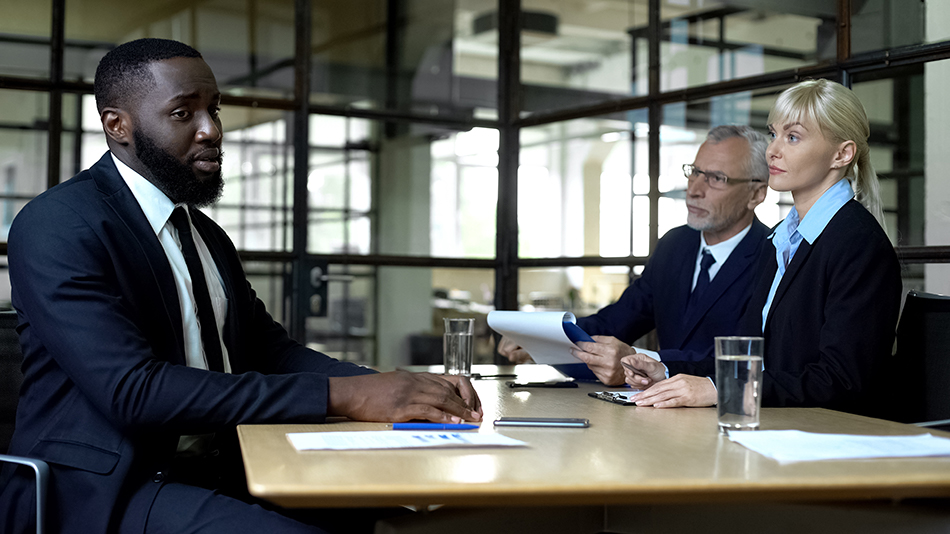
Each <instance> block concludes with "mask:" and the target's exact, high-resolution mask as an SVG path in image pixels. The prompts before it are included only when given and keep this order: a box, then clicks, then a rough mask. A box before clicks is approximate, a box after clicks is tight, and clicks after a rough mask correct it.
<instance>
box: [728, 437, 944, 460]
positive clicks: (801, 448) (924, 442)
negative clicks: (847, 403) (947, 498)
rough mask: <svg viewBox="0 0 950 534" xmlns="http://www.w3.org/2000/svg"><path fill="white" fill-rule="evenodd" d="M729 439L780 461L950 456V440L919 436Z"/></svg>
mask: <svg viewBox="0 0 950 534" xmlns="http://www.w3.org/2000/svg"><path fill="white" fill-rule="evenodd" d="M729 439H730V440H732V441H734V442H736V443H738V444H740V445H742V446H744V447H746V448H748V449H751V450H753V451H755V452H757V453H759V454H762V455H765V456H768V457H769V458H772V459H774V460H778V461H779V462H780V463H791V462H808V461H815V460H853V459H860V458H905V457H918V456H950V439H946V438H938V437H934V436H932V435H930V434H921V435H916V436H855V435H849V434H815V433H811V432H802V431H800V430H757V431H746V432H730V433H729Z"/></svg>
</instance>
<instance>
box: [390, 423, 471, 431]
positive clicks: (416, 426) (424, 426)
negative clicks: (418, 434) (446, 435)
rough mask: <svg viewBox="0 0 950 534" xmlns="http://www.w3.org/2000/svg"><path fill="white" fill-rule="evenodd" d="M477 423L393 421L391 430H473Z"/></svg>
mask: <svg viewBox="0 0 950 534" xmlns="http://www.w3.org/2000/svg"><path fill="white" fill-rule="evenodd" d="M478 427H479V426H478V425H465V424H447V423H446V424H443V423H393V430H475V429H476V428H478Z"/></svg>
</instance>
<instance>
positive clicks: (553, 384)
mask: <svg viewBox="0 0 950 534" xmlns="http://www.w3.org/2000/svg"><path fill="white" fill-rule="evenodd" d="M506 383H507V384H508V387H510V388H576V387H577V382H574V381H573V380H550V381H548V382H518V381H517V380H509V381H508V382H506Z"/></svg>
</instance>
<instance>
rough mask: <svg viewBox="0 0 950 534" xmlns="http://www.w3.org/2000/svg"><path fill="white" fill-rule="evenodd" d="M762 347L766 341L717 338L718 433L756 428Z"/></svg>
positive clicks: (760, 396) (760, 397)
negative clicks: (720, 431)
mask: <svg viewBox="0 0 950 534" xmlns="http://www.w3.org/2000/svg"><path fill="white" fill-rule="evenodd" d="M764 345H765V340H764V339H762V338H761V337H738V336H733V337H717V338H716V388H717V389H718V392H717V393H718V410H719V429H720V430H724V431H729V430H755V429H757V428H759V409H760V408H761V406H762V370H763V365H762V351H763V348H764Z"/></svg>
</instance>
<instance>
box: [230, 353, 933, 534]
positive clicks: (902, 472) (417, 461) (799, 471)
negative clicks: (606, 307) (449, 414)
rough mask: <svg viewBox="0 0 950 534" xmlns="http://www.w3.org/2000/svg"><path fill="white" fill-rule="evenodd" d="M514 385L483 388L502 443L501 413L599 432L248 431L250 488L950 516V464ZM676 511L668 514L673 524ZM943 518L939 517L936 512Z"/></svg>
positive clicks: (346, 426)
mask: <svg viewBox="0 0 950 534" xmlns="http://www.w3.org/2000/svg"><path fill="white" fill-rule="evenodd" d="M513 369H515V368H514V367H513V366H504V367H499V368H495V367H494V366H484V367H482V366H479V368H478V369H475V370H474V371H475V372H479V373H481V374H485V375H488V374H508V373H511V372H512V371H513ZM517 370H518V371H517V372H518V374H519V377H530V379H532V380H538V379H543V377H544V376H547V375H546V373H548V372H553V373H555V374H556V371H553V369H550V368H547V370H545V368H544V366H517ZM555 376H556V375H555ZM505 382H506V379H489V380H477V381H475V382H474V383H475V387H476V390H477V391H478V393H479V395H480V397H481V400H482V405H483V408H484V412H485V419H484V421H483V423H482V427H481V430H479V431H480V432H495V430H494V428H493V427H492V421H493V420H494V419H496V418H497V417H499V416H502V415H504V416H552V417H584V418H588V419H590V423H591V426H590V427H589V428H586V429H568V428H505V429H503V430H500V432H501V433H502V434H504V435H506V436H510V437H512V438H516V439H520V440H523V441H526V442H527V443H528V447H523V448H511V449H508V448H506V449H455V450H434V449H429V450H390V451H343V452H340V451H308V452H297V451H296V450H295V449H294V448H293V447H292V446H291V444H290V443H289V441H288V440H287V438H286V436H285V434H286V433H288V432H320V431H349V430H354V431H357V430H382V429H385V428H387V425H386V424H384V423H356V422H349V421H340V422H331V423H327V424H323V425H242V426H239V427H238V435H239V437H240V440H241V448H242V452H243V456H244V463H245V468H246V471H247V477H248V486H249V489H250V491H251V493H252V494H253V495H255V496H257V497H260V498H262V499H265V500H267V501H270V502H273V503H276V504H279V505H281V506H285V507H349V506H397V505H414V506H417V507H419V508H425V507H426V506H429V505H445V506H446V508H455V507H466V508H470V507H558V508H564V507H578V509H581V508H583V507H593V508H591V510H593V511H594V512H593V513H594V515H597V510H605V508H604V507H605V506H608V505H636V506H640V507H641V508H634V509H636V510H640V512H638V513H640V517H641V519H642V511H643V508H642V507H643V506H656V505H680V508H681V509H683V507H682V505H686V506H687V507H688V509H690V510H693V511H696V510H703V509H705V510H707V511H715V510H716V509H720V508H721V506H722V504H723V503H729V505H730V506H735V505H740V504H750V503H755V504H756V507H755V508H756V509H762V510H765V509H767V507H762V505H763V504H767V503H790V502H807V503H810V504H809V506H812V505H814V503H845V502H846V503H852V504H853V503H855V502H858V503H859V507H867V504H868V503H872V504H873V503H876V504H877V505H880V503H881V502H884V501H887V502H899V501H901V500H903V499H909V498H938V499H940V500H939V501H937V502H938V504H940V505H946V504H948V503H950V458H916V459H896V460H867V461H830V462H810V463H800V464H790V465H779V464H778V463H777V462H775V461H773V460H770V459H767V458H765V457H763V456H760V455H758V454H756V453H754V452H752V451H749V450H747V449H745V448H744V447H742V446H740V445H738V444H735V443H732V442H730V441H729V440H728V439H726V438H725V437H723V436H721V435H720V434H719V432H718V429H717V424H716V411H715V408H678V409H667V410H659V409H654V408H637V407H624V406H620V405H616V404H611V403H608V402H605V401H601V400H597V399H593V398H591V397H588V396H587V393H588V392H590V391H599V390H604V389H607V388H605V387H604V386H602V385H599V384H591V383H581V384H580V387H578V388H576V389H573V388H572V389H542V388H531V389H511V388H509V387H508V386H507V385H506V384H505ZM614 389H616V388H614ZM761 420H762V428H763V429H798V430H805V431H811V432H836V433H854V434H867V435H900V434H919V433H924V432H926V431H925V430H924V429H920V428H917V427H914V426H909V425H903V424H899V423H893V422H889V421H883V420H878V419H871V418H866V417H860V416H855V415H850V414H845V413H841V412H834V411H830V410H824V409H811V408H772V409H764V410H763V412H762V417H761ZM944 435H946V434H944ZM710 505H711V506H710ZM697 506H698V507H697ZM703 506H705V508H703ZM746 508H748V507H746ZM948 508H950V507H948ZM549 509H550V510H555V508H549ZM674 509H676V508H670V509H667V508H662V510H664V511H663V513H662V514H661V515H663V516H668V515H669V511H671V510H674ZM938 509H939V508H938ZM611 510H613V516H614V518H615V519H616V518H618V517H622V516H623V515H624V514H623V513H622V512H621V511H618V510H621V509H620V508H611ZM508 513H516V512H515V511H514V510H509V511H508ZM932 513H933V509H932V507H928V508H926V511H925V512H924V514H925V515H926V514H931V515H932ZM913 514H914V515H919V514H917V513H916V512H913ZM432 515H433V516H436V515H437V514H432ZM602 515H606V514H603V513H602ZM928 517H929V516H928ZM933 517H934V519H935V520H937V521H940V522H942V523H941V524H943V525H944V526H946V528H947V529H948V530H950V511H948V512H947V514H946V517H944V516H943V515H941V514H940V513H937V514H936V516H933ZM604 521H605V523H609V521H607V520H606V519H605V520H604ZM879 523H880V521H877V520H874V521H872V524H879ZM640 526H641V527H642V526H643V525H642V524H641V525H640ZM413 531H414V530H413ZM565 531H570V529H568V530H565ZM617 531H620V530H617Z"/></svg>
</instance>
